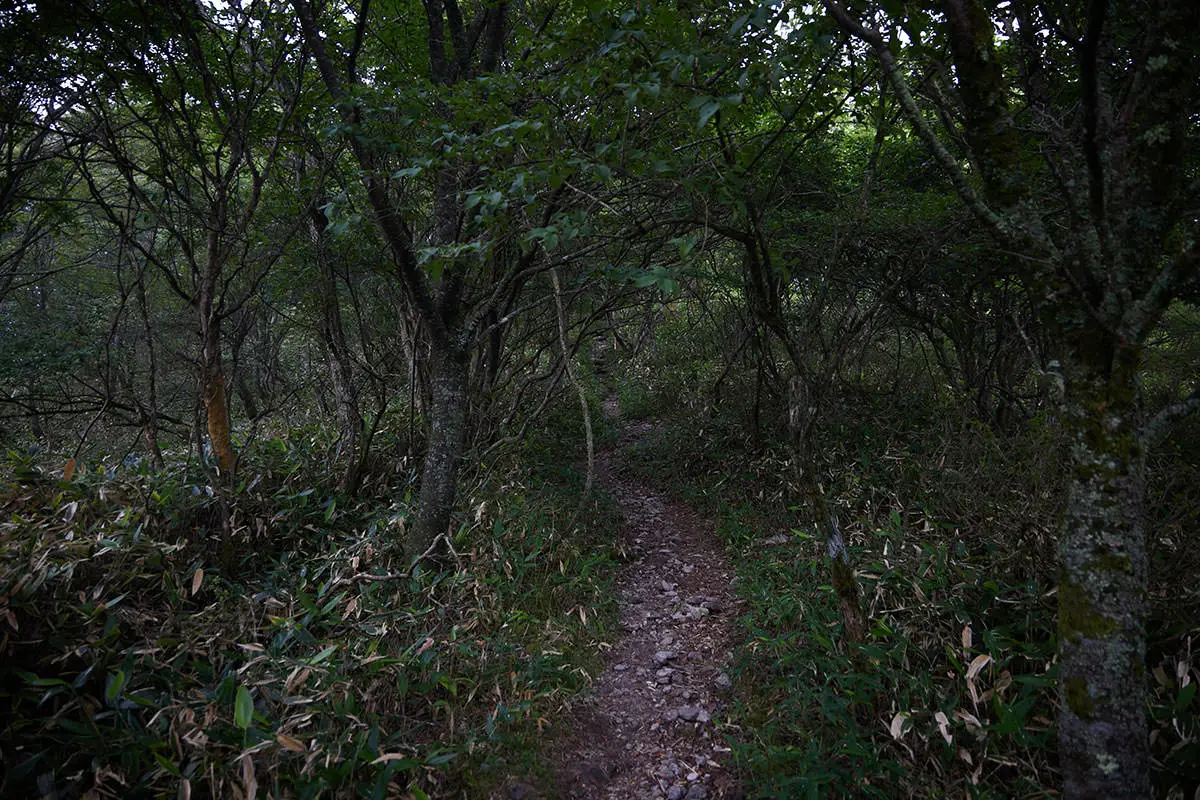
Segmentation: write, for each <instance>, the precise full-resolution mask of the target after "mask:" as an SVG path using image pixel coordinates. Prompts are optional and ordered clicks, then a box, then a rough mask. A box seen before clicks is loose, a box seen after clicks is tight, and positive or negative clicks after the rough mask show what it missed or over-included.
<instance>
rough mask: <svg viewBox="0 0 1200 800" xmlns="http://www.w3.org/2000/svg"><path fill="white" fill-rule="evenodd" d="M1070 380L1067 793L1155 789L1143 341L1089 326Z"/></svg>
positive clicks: (1125, 794) (1063, 604) (1065, 569)
mask: <svg viewBox="0 0 1200 800" xmlns="http://www.w3.org/2000/svg"><path fill="white" fill-rule="evenodd" d="M1080 342H1081V343H1082V345H1081V346H1077V347H1076V348H1075V361H1076V363H1075V364H1074V369H1072V370H1071V371H1070V372H1069V373H1068V375H1067V376H1066V377H1067V403H1068V409H1067V410H1068V414H1069V422H1068V424H1069V425H1070V426H1071V430H1072V434H1073V436H1072V441H1071V474H1070V478H1069V493H1068V497H1067V504H1066V510H1065V514H1064V520H1063V527H1062V533H1061V536H1060V539H1059V559H1060V562H1059V563H1060V570H1061V572H1060V577H1059V588H1058V604H1059V606H1058V607H1059V611H1058V630H1059V647H1060V666H1059V669H1060V680H1059V692H1060V700H1061V711H1060V715H1059V752H1060V759H1061V763H1062V771H1063V788H1064V794H1065V795H1066V796H1067V797H1079V798H1084V797H1088V798H1091V797H1099V798H1105V799H1106V800H1117V798H1145V797H1150V794H1151V793H1150V760H1149V750H1148V738H1147V725H1146V710H1145V703H1146V685H1145V683H1146V681H1145V676H1146V668H1145V649H1146V631H1145V618H1146V591H1147V570H1148V566H1147V556H1146V541H1145V520H1144V515H1143V511H1144V502H1145V474H1144V472H1145V468H1144V454H1143V452H1142V449H1141V444H1140V440H1139V437H1138V419H1137V408H1138V397H1137V394H1138V383H1137V371H1138V367H1139V362H1140V348H1139V347H1138V346H1137V345H1136V344H1134V345H1123V344H1120V343H1116V342H1114V341H1113V337H1112V336H1111V335H1106V334H1104V333H1102V332H1099V331H1094V330H1093V331H1087V332H1084V333H1083V334H1081V336H1080Z"/></svg>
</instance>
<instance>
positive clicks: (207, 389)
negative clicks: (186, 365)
mask: <svg viewBox="0 0 1200 800" xmlns="http://www.w3.org/2000/svg"><path fill="white" fill-rule="evenodd" d="M212 219H213V220H215V221H217V222H223V221H224V207H223V206H221V205H219V206H218V208H217V209H216V210H214V211H213V215H212ZM220 230H221V226H220V225H218V224H213V223H212V222H210V229H209V232H208V243H207V248H208V250H207V260H206V263H205V269H204V273H203V275H201V279H200V286H199V287H198V289H199V291H198V292H197V296H196V299H197V303H196V305H197V309H196V310H197V313H198V317H199V321H200V393H201V394H200V397H201V399H202V400H203V401H204V411H205V417H206V419H207V423H208V441H209V443H210V444H211V445H212V449H213V455H215V456H216V457H217V464H218V466H220V468H221V475H222V477H224V478H225V479H226V480H228V479H229V477H230V476H232V475H233V468H234V465H235V463H236V458H235V457H234V454H233V440H232V438H231V436H230V433H229V399H228V397H229V396H228V394H227V393H226V391H225V375H224V374H223V373H222V371H221V317H220V315H219V314H218V313H217V309H216V307H215V297H216V291H217V281H218V279H219V278H220V275H221V260H220V235H219V231H220Z"/></svg>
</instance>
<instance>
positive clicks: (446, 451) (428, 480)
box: [410, 342, 468, 555]
mask: <svg viewBox="0 0 1200 800" xmlns="http://www.w3.org/2000/svg"><path fill="white" fill-rule="evenodd" d="M431 360H432V365H431V366H432V376H431V378H432V380H431V383H432V403H431V404H430V406H429V409H428V415H429V437H428V446H427V450H426V452H425V464H424V467H423V469H422V472H421V499H420V505H419V507H418V509H417V525H416V527H415V529H414V530H413V532H412V534H411V540H410V545H411V547H412V550H413V554H414V555H415V554H417V553H422V552H424V551H425V550H426V549H428V548H429V547H430V546H431V545H432V544H433V541H434V539H436V538H437V537H438V536H439V535H441V534H444V533H446V532H447V531H448V530H449V528H450V513H451V511H453V510H454V497H455V489H456V485H457V475H458V462H459V460H460V459H461V457H462V450H463V442H464V441H465V435H466V426H467V388H468V382H467V377H468V370H467V364H468V354H467V352H465V351H462V350H459V349H455V348H452V347H450V346H448V345H445V344H443V343H441V342H434V344H433V353H432V359H431Z"/></svg>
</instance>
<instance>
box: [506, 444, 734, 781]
mask: <svg viewBox="0 0 1200 800" xmlns="http://www.w3.org/2000/svg"><path fill="white" fill-rule="evenodd" d="M649 428H650V426H649V425H645V424H643V425H640V426H639V425H632V426H629V427H628V428H627V429H626V431H625V434H624V441H623V445H624V446H628V445H629V444H631V443H633V442H634V441H636V440H637V439H638V438H639V437H641V436H644V435H645V434H646V433H647V432H648V431H649ZM596 478H597V483H598V486H599V487H600V488H602V489H603V490H606V491H608V492H611V493H612V494H613V496H614V497H615V498H616V499H617V502H618V503H619V504H620V507H621V512H622V518H623V521H624V522H623V526H622V531H621V537H622V542H623V545H624V548H625V550H626V552H627V553H628V555H629V558H630V561H629V563H628V564H626V566H625V567H624V568H623V570H622V572H621V574H620V575H619V577H618V580H617V584H616V585H617V590H618V591H619V592H620V603H621V621H620V635H619V637H618V638H617V640H616V641H614V642H613V643H612V648H611V650H609V651H608V653H607V654H606V657H605V668H604V671H603V672H602V673H601V674H600V675H599V676H597V677H596V679H595V681H594V683H593V686H592V688H591V690H590V691H589V692H588V693H585V694H584V695H582V696H581V697H580V698H579V700H578V701H577V702H576V703H575V704H574V706H573V708H572V711H571V713H570V715H569V717H568V718H567V719H564V720H561V721H560V722H559V723H558V727H559V728H560V729H562V728H563V727H566V728H567V729H568V731H569V732H568V733H567V734H565V735H563V736H562V737H561V739H560V741H558V742H557V743H556V745H555V746H554V747H553V748H552V749H553V754H552V757H553V759H554V761H555V772H556V774H557V776H558V785H557V786H555V787H554V794H556V795H558V796H561V797H564V798H571V799H572V800H615V799H616V798H621V800H661V798H667V800H718V799H719V798H734V797H740V796H741V794H740V792H739V791H738V789H737V788H736V782H735V781H734V779H733V776H732V775H730V774H729V772H728V771H727V770H726V767H725V765H726V763H727V761H728V760H729V758H730V755H731V753H730V750H729V748H728V747H727V746H726V745H725V743H724V740H723V737H722V736H721V735H720V733H719V732H718V730H717V727H716V726H719V725H720V723H721V718H722V714H723V711H724V709H725V706H726V703H727V699H728V693H729V690H730V688H731V684H730V679H729V676H728V674H727V673H726V672H725V668H726V666H727V665H728V664H729V662H730V657H731V652H730V651H731V649H732V646H733V643H734V641H735V637H736V623H735V620H736V616H737V611H738V598H737V596H736V594H735V593H734V589H733V577H734V576H733V571H732V569H731V567H730V565H729V563H728V561H727V560H726V558H725V553H724V548H723V547H722V545H721V542H720V541H719V540H718V538H717V535H716V533H715V531H714V530H713V525H712V523H711V522H710V521H708V520H706V519H704V518H702V517H701V516H699V515H697V514H696V513H695V512H694V511H692V510H691V509H689V508H688V507H687V506H685V505H682V504H679V503H675V502H672V501H670V500H668V499H667V498H665V497H664V495H663V494H662V493H661V492H659V491H657V490H655V489H654V488H652V487H650V486H648V485H647V484H646V483H645V482H644V481H641V480H639V479H637V478H634V477H631V476H629V475H628V474H625V473H623V472H622V470H621V468H620V462H619V457H618V456H617V455H614V454H611V453H610V454H607V455H603V456H602V457H601V458H599V459H598V460H597V474H596ZM510 796H511V797H513V798H514V800H519V798H521V797H526V796H528V797H533V796H534V795H533V794H532V793H530V794H525V793H523V792H522V790H517V791H516V792H515V793H513V794H512V795H510Z"/></svg>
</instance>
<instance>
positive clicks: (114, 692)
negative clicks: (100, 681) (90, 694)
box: [104, 669, 129, 704]
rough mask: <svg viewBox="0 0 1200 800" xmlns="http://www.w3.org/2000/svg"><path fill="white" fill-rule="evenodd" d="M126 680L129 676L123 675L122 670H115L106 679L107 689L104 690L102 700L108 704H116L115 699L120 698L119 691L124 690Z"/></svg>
mask: <svg viewBox="0 0 1200 800" xmlns="http://www.w3.org/2000/svg"><path fill="white" fill-rule="evenodd" d="M128 679H129V676H128V675H126V674H125V670H123V669H119V670H117V671H116V672H114V673H113V676H112V677H111V678H109V679H108V688H107V689H105V690H104V698H105V699H106V700H108V702H109V703H110V704H111V703H115V702H117V698H118V697H120V696H121V690H122V689H124V688H125V682H126V681H127V680H128Z"/></svg>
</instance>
